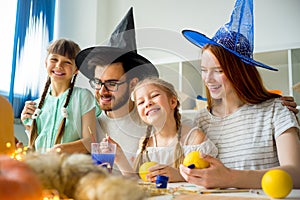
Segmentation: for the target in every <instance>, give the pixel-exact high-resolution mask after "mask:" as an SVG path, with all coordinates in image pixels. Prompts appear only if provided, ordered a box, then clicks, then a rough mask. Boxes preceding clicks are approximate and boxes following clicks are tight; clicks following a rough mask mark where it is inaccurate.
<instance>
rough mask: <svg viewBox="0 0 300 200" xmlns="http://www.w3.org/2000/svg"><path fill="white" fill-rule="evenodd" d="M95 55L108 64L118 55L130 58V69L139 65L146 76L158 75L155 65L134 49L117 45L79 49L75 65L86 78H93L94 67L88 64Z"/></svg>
mask: <svg viewBox="0 0 300 200" xmlns="http://www.w3.org/2000/svg"><path fill="white" fill-rule="evenodd" d="M95 56H96V57H100V58H101V59H103V60H105V63H107V64H108V65H109V64H111V63H113V62H114V61H115V60H116V59H119V58H120V57H122V58H126V59H130V61H131V63H132V64H133V68H132V69H134V68H137V67H140V68H141V69H140V70H141V71H142V72H143V74H147V76H156V77H158V76H159V74H158V71H157V69H156V67H155V66H154V65H153V64H152V63H151V62H150V61H149V60H148V59H146V58H145V57H143V56H141V55H139V54H138V53H136V52H135V51H127V50H125V49H121V48H117V47H106V46H96V47H90V48H87V49H84V50H82V51H80V52H79V53H78V54H77V56H76V59H75V62H76V65H77V66H79V71H80V72H81V73H82V74H83V75H84V76H86V77H87V78H88V79H93V78H94V72H95V68H94V67H90V66H89V61H90V60H91V59H92V58H94V57H95ZM144 76H145V75H144Z"/></svg>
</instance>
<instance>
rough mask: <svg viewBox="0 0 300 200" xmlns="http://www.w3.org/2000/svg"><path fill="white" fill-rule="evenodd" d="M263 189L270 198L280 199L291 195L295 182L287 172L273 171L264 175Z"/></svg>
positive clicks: (262, 180)
mask: <svg viewBox="0 0 300 200" xmlns="http://www.w3.org/2000/svg"><path fill="white" fill-rule="evenodd" d="M261 187H262V189H263V191H264V192H265V193H266V194H267V195H268V196H270V197H272V198H276V199H280V198H284V197H286V196H287V195H289V193H290V192H291V190H292V189H293V180H292V178H291V176H290V175H289V174H288V173H287V172H285V171H283V170H280V169H272V170H270V171H268V172H266V173H265V174H264V175H263V177H262V179H261Z"/></svg>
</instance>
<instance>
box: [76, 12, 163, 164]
mask: <svg viewBox="0 0 300 200" xmlns="http://www.w3.org/2000/svg"><path fill="white" fill-rule="evenodd" d="M75 61H76V65H77V66H80V71H81V73H82V74H84V75H85V76H86V77H87V78H88V79H89V83H90V85H91V87H92V88H93V89H94V90H95V97H96V100H97V103H98V105H99V107H100V109H101V110H102V113H101V115H100V116H99V117H98V122H99V123H98V127H97V140H98V141H101V140H102V138H104V137H105V136H106V135H108V136H110V137H111V138H112V139H113V140H114V141H115V142H117V143H118V144H119V145H120V147H121V148H122V150H123V151H124V153H125V156H126V157H127V159H128V161H129V163H131V164H133V159H134V157H135V155H136V153H137V149H138V145H139V140H140V138H141V137H142V136H143V135H144V134H145V133H146V126H145V124H144V123H143V122H142V121H141V120H140V118H139V115H138V112H137V110H136V108H135V105H134V102H133V101H131V99H130V94H131V92H132V90H133V89H134V87H135V85H136V84H137V82H138V81H140V80H143V79H144V78H146V77H149V76H156V77H158V71H157V69H156V67H155V66H154V65H153V64H152V63H151V62H150V61H149V60H147V59H146V58H144V57H143V56H141V55H139V54H138V53H137V50H136V41H135V30H134V24H133V14H132V9H130V10H129V12H128V13H127V15H126V16H125V18H124V19H123V20H122V21H121V23H120V24H119V25H118V26H117V29H116V30H115V31H114V33H113V34H112V36H111V39H110V43H109V45H108V46H96V47H90V48H87V49H84V50H82V51H81V52H79V54H78V55H77V57H76V60H75ZM114 168H115V167H114Z"/></svg>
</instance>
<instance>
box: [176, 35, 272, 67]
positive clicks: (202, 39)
mask: <svg viewBox="0 0 300 200" xmlns="http://www.w3.org/2000/svg"><path fill="white" fill-rule="evenodd" d="M182 34H183V36H184V37H185V38H186V39H187V40H188V41H190V42H191V43H193V44H194V45H196V46H198V47H200V48H202V47H204V46H205V45H206V44H212V45H216V46H220V47H223V48H224V49H226V50H227V51H229V52H231V53H232V54H234V55H235V56H237V57H239V58H240V59H241V60H242V61H243V62H244V63H246V64H249V65H252V66H258V67H262V68H265V69H268V70H273V71H278V69H276V68H273V67H270V66H268V65H265V64H263V63H261V62H258V61H256V60H253V59H251V58H248V57H246V56H244V55H241V54H239V53H237V52H235V51H233V50H231V49H229V48H227V47H226V46H224V45H222V44H219V43H217V42H215V41H213V40H212V39H210V38H208V37H206V36H205V35H204V34H202V33H199V32H197V31H193V30H183V31H182Z"/></svg>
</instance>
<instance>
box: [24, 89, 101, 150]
mask: <svg viewBox="0 0 300 200" xmlns="http://www.w3.org/2000/svg"><path fill="white" fill-rule="evenodd" d="M50 91H51V90H50V89H49V92H48V94H47V96H46V98H45V102H44V105H43V107H42V109H41V113H40V115H39V116H38V117H37V119H36V121H37V128H38V137H37V139H36V141H35V148H36V150H37V151H40V152H45V151H46V150H47V149H48V148H51V147H53V146H54V142H55V137H56V134H57V132H58V128H59V125H60V123H61V121H62V119H63V115H62V111H61V108H62V107H63V105H64V104H65V101H66V97H67V95H68V92H69V89H68V90H66V91H65V92H64V93H63V94H62V95H60V96H58V97H54V96H51V95H50ZM39 101H40V99H37V100H35V102H36V103H37V105H38V103H39ZM95 106H96V103H95V97H94V95H93V94H92V93H91V91H89V90H88V89H84V88H79V87H74V89H73V93H72V96H71V99H70V102H69V105H68V106H67V111H68V117H67V120H66V125H65V133H64V135H63V137H62V140H61V143H68V142H73V141H76V140H79V139H81V138H82V133H81V117H82V116H83V115H84V114H86V113H87V112H89V111H90V110H92V109H94V108H95ZM97 112H99V109H98V110H97ZM98 114H99V113H96V115H98ZM31 123H32V120H31V119H28V120H25V121H24V124H25V125H31Z"/></svg>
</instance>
